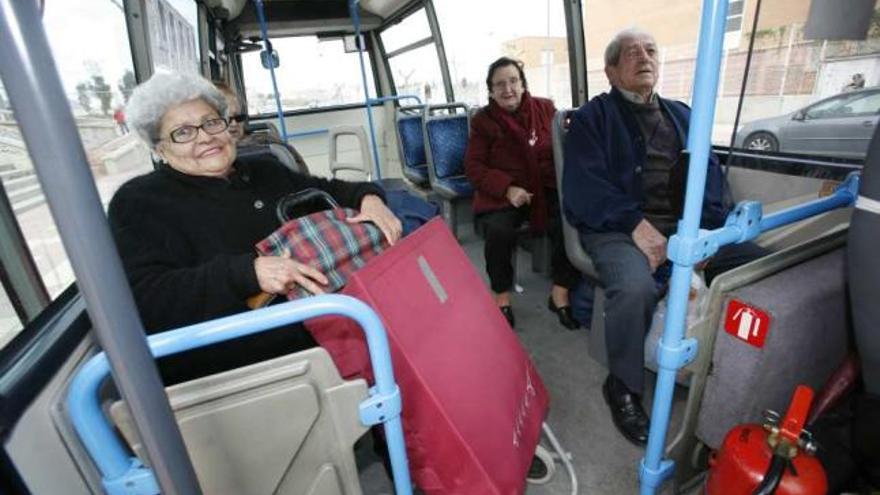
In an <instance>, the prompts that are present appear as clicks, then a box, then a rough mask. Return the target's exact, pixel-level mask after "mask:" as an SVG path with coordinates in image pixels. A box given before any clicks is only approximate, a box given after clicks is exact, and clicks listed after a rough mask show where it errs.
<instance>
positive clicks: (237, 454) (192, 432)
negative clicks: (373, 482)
mask: <svg viewBox="0 0 880 495" xmlns="http://www.w3.org/2000/svg"><path fill="white" fill-rule="evenodd" d="M167 393H168V399H169V402H170V403H171V408H172V410H173V411H174V415H175V417H176V418H177V422H178V424H179V425H180V432H181V434H182V435H183V439H184V443H185V444H186V449H187V451H188V452H189V456H190V459H192V462H193V467H194V468H195V471H196V476H197V477H198V480H199V484H200V485H201V487H202V490H203V491H204V493H214V494H265V493H278V494H291V495H292V494H309V495H328V494H329V495H343V494H346V495H347V494H352V493H361V488H360V482H359V480H358V471H357V466H356V465H355V461H354V454H353V446H354V442H355V440H357V439H358V438H359V437H360V436H361V435H363V434H364V433H365V432H366V430H367V428H366V427H364V426H363V425H362V424H361V423H360V420H359V417H358V404H359V403H360V401H362V400H363V399H365V398H366V397H367V385H366V382H365V381H364V380H353V381H343V380H342V378H340V376H339V373H338V372H337V371H336V367H335V366H334V364H333V361H332V360H331V359H330V355H329V354H328V353H327V351H326V350H324V349H323V348H320V347H318V348H314V349H309V350H307V351H303V352H299V353H296V354H291V355H288V356H284V357H280V358H277V359H272V360H269V361H264V362H262V363H257V364H254V365H251V366H246V367H243V368H239V369H235V370H231V371H227V372H224V373H219V374H216V375H211V376H206V377H203V378H199V379H197V380H193V381H190V382H185V383H181V384H178V385H174V386H172V387H169V388H168V389H167ZM110 414H111V416H112V417H113V420H114V422H115V423H116V425H117V427H118V428H119V430H120V431H121V432H122V434H123V436H124V437H125V439H126V440H127V441H128V444H129V445H130V446H131V447H132V449H133V450H134V452H135V453H136V454H137V455H138V457H139V458H140V459H141V460H142V461H144V462H145V463H148V462H149V460H148V459H147V457H146V455H145V451H144V449H143V446H142V443H141V441H140V438H139V436H138V433H137V429H136V428H135V425H134V421H133V420H132V418H131V413H130V412H129V410H128V407H127V405H126V404H125V403H124V402H123V401H118V402H116V403H114V404H113V405H112V406H111V407H110Z"/></svg>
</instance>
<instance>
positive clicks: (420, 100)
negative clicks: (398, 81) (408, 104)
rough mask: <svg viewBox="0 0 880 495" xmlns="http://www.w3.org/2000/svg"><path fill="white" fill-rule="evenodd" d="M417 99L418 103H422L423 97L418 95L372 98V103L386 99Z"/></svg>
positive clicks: (383, 101)
mask: <svg viewBox="0 0 880 495" xmlns="http://www.w3.org/2000/svg"><path fill="white" fill-rule="evenodd" d="M401 100H416V104H417V105H422V99H421V98H419V97H418V96H416V95H394V96H381V97H379V98H370V100H369V101H370V103H371V104H372V103H385V102H386V101H401Z"/></svg>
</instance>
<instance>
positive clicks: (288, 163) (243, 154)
mask: <svg viewBox="0 0 880 495" xmlns="http://www.w3.org/2000/svg"><path fill="white" fill-rule="evenodd" d="M250 137H251V136H248V138H250ZM246 139H247V138H246ZM238 158H239V159H240V160H242V161H248V160H259V159H267V158H275V159H276V160H278V161H279V162H281V163H282V164H283V165H284V166H285V167H287V168H289V169H290V170H292V171H294V172H296V173H299V174H303V175H309V169H308V167H307V166H306V162H305V160H304V159H303V158H302V155H300V154H299V152H297V151H296V149H295V148H293V147H292V146H290V145H286V144H281V143H276V142H259V141H253V140H250V139H247V140H246V141H243V142H242V143H240V144H239V145H238Z"/></svg>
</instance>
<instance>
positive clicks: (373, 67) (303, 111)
mask: <svg viewBox="0 0 880 495" xmlns="http://www.w3.org/2000/svg"><path fill="white" fill-rule="evenodd" d="M361 34H362V35H363V38H364V55H365V56H366V57H367V58H368V60H369V65H370V67H369V68H368V70H369V71H370V73H371V74H372V76H373V85H372V87H371V88H370V98H377V97H381V96H383V94H384V93H383V91H382V85H381V84H380V83H379V72H378V68H377V64H376V61H375V60H374V57H373V53H374V46H373V40H372V38H371V37H370V36H369V33H361ZM308 37H315V38H317V39H320V38H318V35H316V34H305V35H300V36H284V37H282V38H308ZM282 38H274V39H273V38H271V37H270V38H269V41H270V42H272V49H273V50H276V51H277V49H276V48H275V43H274V40H277V39H282ZM261 43H262V41H261ZM351 53H357V52H351ZM279 55H280V53H279ZM241 56H242V54H241V53H238V54H236V58H237V64H238V70H239V71H240V78H239V80H240V83H241V89H242V90H243V91H242V93H240V94H239V99H240V101H241V102H242V105H243V106H245V107H246V109H247V112H248V120H264V119H271V118H277V117H278V112H277V110H276V111H273V112H261V113H251V111H250V104H249V102H248V101H247V74H246V73H245V71H244V63H243V61H242V57H241ZM383 62H384V60H383ZM357 70H358V77H360V66H358V69H357ZM361 86H363V85H361ZM366 106H367V105H366V102H365V101H363V99H361V101H359V102H354V103H334V104H330V105H318V106H316V107H309V108H295V109H285V108H282V109H281V114H282V115H283V116H284V117H296V116H297V115H310V114H314V113H322V112H337V111H340V110H350V109H357V108H366ZM372 106H375V104H373V105H372Z"/></svg>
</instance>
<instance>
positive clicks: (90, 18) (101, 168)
mask: <svg viewBox="0 0 880 495" xmlns="http://www.w3.org/2000/svg"><path fill="white" fill-rule="evenodd" d="M43 22H44V24H45V27H46V32H47V35H48V39H49V44H50V47H51V49H52V52H53V55H54V59H55V63H56V66H57V68H58V71H59V73H60V76H61V81H62V85H63V87H64V90H65V92H66V93H67V98H68V101H69V103H70V110H71V111H72V113H73V117H74V120H75V122H76V126H77V129H78V130H79V133H80V138H81V139H82V143H83V146H84V147H85V151H86V156H87V159H88V161H89V165H90V166H91V170H92V173H93V174H94V177H95V181H96V184H97V187H98V191H99V193H100V195H101V199H102V201H103V202H104V204H105V205H106V204H107V203H108V202H109V201H110V198H111V197H112V195H113V193H114V192H115V190H116V189H117V188H118V187H119V185H121V184H122V183H123V182H125V181H126V180H128V179H129V178H131V177H133V176H135V175H138V174H141V173H144V172H145V171H148V170H150V169H151V167H152V164H151V162H150V160H149V154H148V152H147V150H146V148H145V147H144V146H143V145H142V144H141V143H140V142H139V141H138V139H137V138H136V137H135V136H134V134H133V133H131V131H130V130H129V129H128V128H127V126H126V124H125V117H124V115H125V112H124V105H125V103H126V101H127V99H128V97H129V96H130V94H131V91H132V90H133V88H134V86H135V85H136V83H135V79H134V71H133V66H132V61H131V55H130V53H129V50H128V47H129V43H128V34H127V28H126V25H125V17H124V14H123V12H122V10H121V9H120V8H119V7H118V6H117V5H116V4H114V3H112V2H106V1H104V0H85V1H82V2H76V3H75V4H74V3H71V2H61V1H54V2H53V1H50V2H47V3H46V6H45V9H44V14H43ZM94 25H100V26H101V29H100V30H94V29H92V30H90V29H82V27H83V26H94ZM0 177H2V181H3V188H4V191H5V193H6V195H7V197H8V198H9V201H10V203H11V206H12V209H13V212H14V214H15V218H16V221H17V222H18V224H19V228H20V229H21V232H22V235H23V237H24V239H25V241H26V243H27V246H25V247H24V249H27V250H29V251H30V253H31V257H32V258H33V261H34V263H35V265H36V268H37V271H38V272H39V275H40V277H41V279H42V283H43V285H44V286H45V290H46V292H48V295H49V297H50V298H53V299H54V298H55V297H57V296H58V295H59V294H60V293H61V292H62V291H63V290H64V289H65V288H67V287H68V286H69V285H70V284H71V283H72V282H73V280H74V275H73V270H72V268H71V266H70V263H69V261H68V259H67V255H66V253H65V251H64V247H63V246H62V244H61V239H60V237H59V235H58V229H57V228H56V227H55V223H54V221H53V219H52V216H51V214H50V212H49V208H48V205H47V203H46V200H45V198H44V196H43V193H42V188H41V186H40V184H39V182H38V181H37V177H36V175H35V173H34V170H33V166H32V164H31V161H30V157H29V154H28V150H27V147H26V146H25V143H24V141H23V139H22V136H21V132H20V131H19V128H18V124H17V123H16V121H15V117H14V115H13V113H12V111H11V110H10V108H9V105H8V98H7V97H6V94H5V93H4V92H3V91H2V89H0ZM4 237H5V236H4ZM40 290H42V288H41V289H40ZM4 296H5V297H4V298H3V300H2V304H0V307H2V308H3V309H2V310H0V345H3V344H4V343H5V342H8V340H9V339H10V338H11V337H12V336H13V335H14V333H15V332H17V331H19V330H20V329H21V327H22V324H26V323H27V322H26V321H25V322H17V323H14V321H13V318H14V317H15V313H14V312H13V313H9V311H8V308H9V307H10V306H9V305H8V304H6V301H8V300H10V299H13V298H14V296H13V297H9V296H8V295H4Z"/></svg>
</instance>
